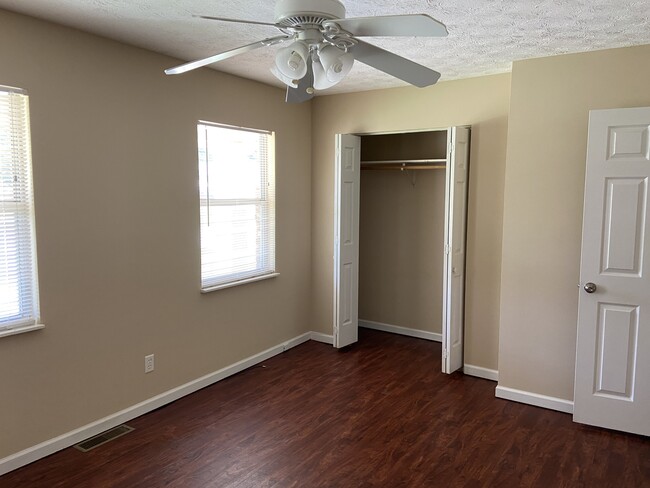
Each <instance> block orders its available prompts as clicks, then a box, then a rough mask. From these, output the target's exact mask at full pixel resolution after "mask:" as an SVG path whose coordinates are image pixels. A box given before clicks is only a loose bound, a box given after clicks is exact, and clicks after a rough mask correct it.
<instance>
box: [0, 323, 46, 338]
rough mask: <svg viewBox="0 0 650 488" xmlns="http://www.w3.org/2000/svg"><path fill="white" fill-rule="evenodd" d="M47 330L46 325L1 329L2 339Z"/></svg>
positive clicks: (0, 335)
mask: <svg viewBox="0 0 650 488" xmlns="http://www.w3.org/2000/svg"><path fill="white" fill-rule="evenodd" d="M44 328H45V324H32V325H18V326H14V327H5V328H4V329H0V337H9V336H12V335H18V334H24V333H25V332H32V331H34V330H41V329H44Z"/></svg>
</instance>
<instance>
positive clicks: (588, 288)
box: [585, 281, 598, 293]
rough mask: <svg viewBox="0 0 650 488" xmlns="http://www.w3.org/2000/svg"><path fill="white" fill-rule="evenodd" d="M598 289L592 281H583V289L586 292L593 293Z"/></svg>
mask: <svg viewBox="0 0 650 488" xmlns="http://www.w3.org/2000/svg"><path fill="white" fill-rule="evenodd" d="M597 289H598V287H597V286H596V284H595V283H592V282H591V281H590V282H589V283H585V291H586V292H587V293H593V292H595V291H596V290H597Z"/></svg>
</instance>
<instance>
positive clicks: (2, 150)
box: [0, 85, 44, 337]
mask: <svg viewBox="0 0 650 488" xmlns="http://www.w3.org/2000/svg"><path fill="white" fill-rule="evenodd" d="M0 97H2V98H3V99H2V103H1V104H0V117H2V118H3V120H0V131H2V132H0V179H2V181H3V182H4V181H7V180H8V181H11V183H9V184H7V185H3V187H2V189H1V190H0V257H1V258H2V259H0V290H1V291H2V292H3V294H4V296H3V294H0V337H4V336H9V335H14V334H19V333H22V332H29V331H32V330H37V329H42V328H43V327H44V326H43V324H42V323H41V320H40V307H39V292H38V269H37V260H36V235H35V219H34V189H33V181H32V158H31V139H30V122H29V96H28V94H27V92H26V91H25V90H23V89H20V88H14V87H8V86H2V85H0ZM3 141H4V143H3ZM14 233H15V235H13V234H14ZM12 287H13V288H14V290H13V291H12V290H11V288H12ZM3 288H5V289H3ZM9 293H11V294H13V293H15V294H16V295H17V298H16V299H15V300H12V299H11V298H10V297H9ZM12 308H16V311H15V312H13V313H12V312H11V309H12Z"/></svg>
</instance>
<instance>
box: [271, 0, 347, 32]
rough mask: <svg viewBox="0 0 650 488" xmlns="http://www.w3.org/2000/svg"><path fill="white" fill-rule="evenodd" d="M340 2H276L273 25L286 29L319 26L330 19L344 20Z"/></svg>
mask: <svg viewBox="0 0 650 488" xmlns="http://www.w3.org/2000/svg"><path fill="white" fill-rule="evenodd" d="M344 18H345V6H344V5H343V3H342V2H341V1H340V0H277V2H276V4H275V23H276V24H280V25H283V26H286V27H303V26H314V25H320V24H321V23H322V22H324V21H326V20H330V19H344Z"/></svg>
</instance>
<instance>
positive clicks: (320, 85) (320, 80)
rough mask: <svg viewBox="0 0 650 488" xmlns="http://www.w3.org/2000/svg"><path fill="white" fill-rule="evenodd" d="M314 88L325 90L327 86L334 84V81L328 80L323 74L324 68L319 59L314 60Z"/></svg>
mask: <svg viewBox="0 0 650 488" xmlns="http://www.w3.org/2000/svg"><path fill="white" fill-rule="evenodd" d="M313 68H314V88H315V89H316V90H327V89H328V88H330V87H332V86H334V85H336V83H337V82H336V81H333V82H332V81H329V80H328V79H327V76H326V75H325V69H324V68H323V65H322V64H321V63H320V61H314V64H313Z"/></svg>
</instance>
